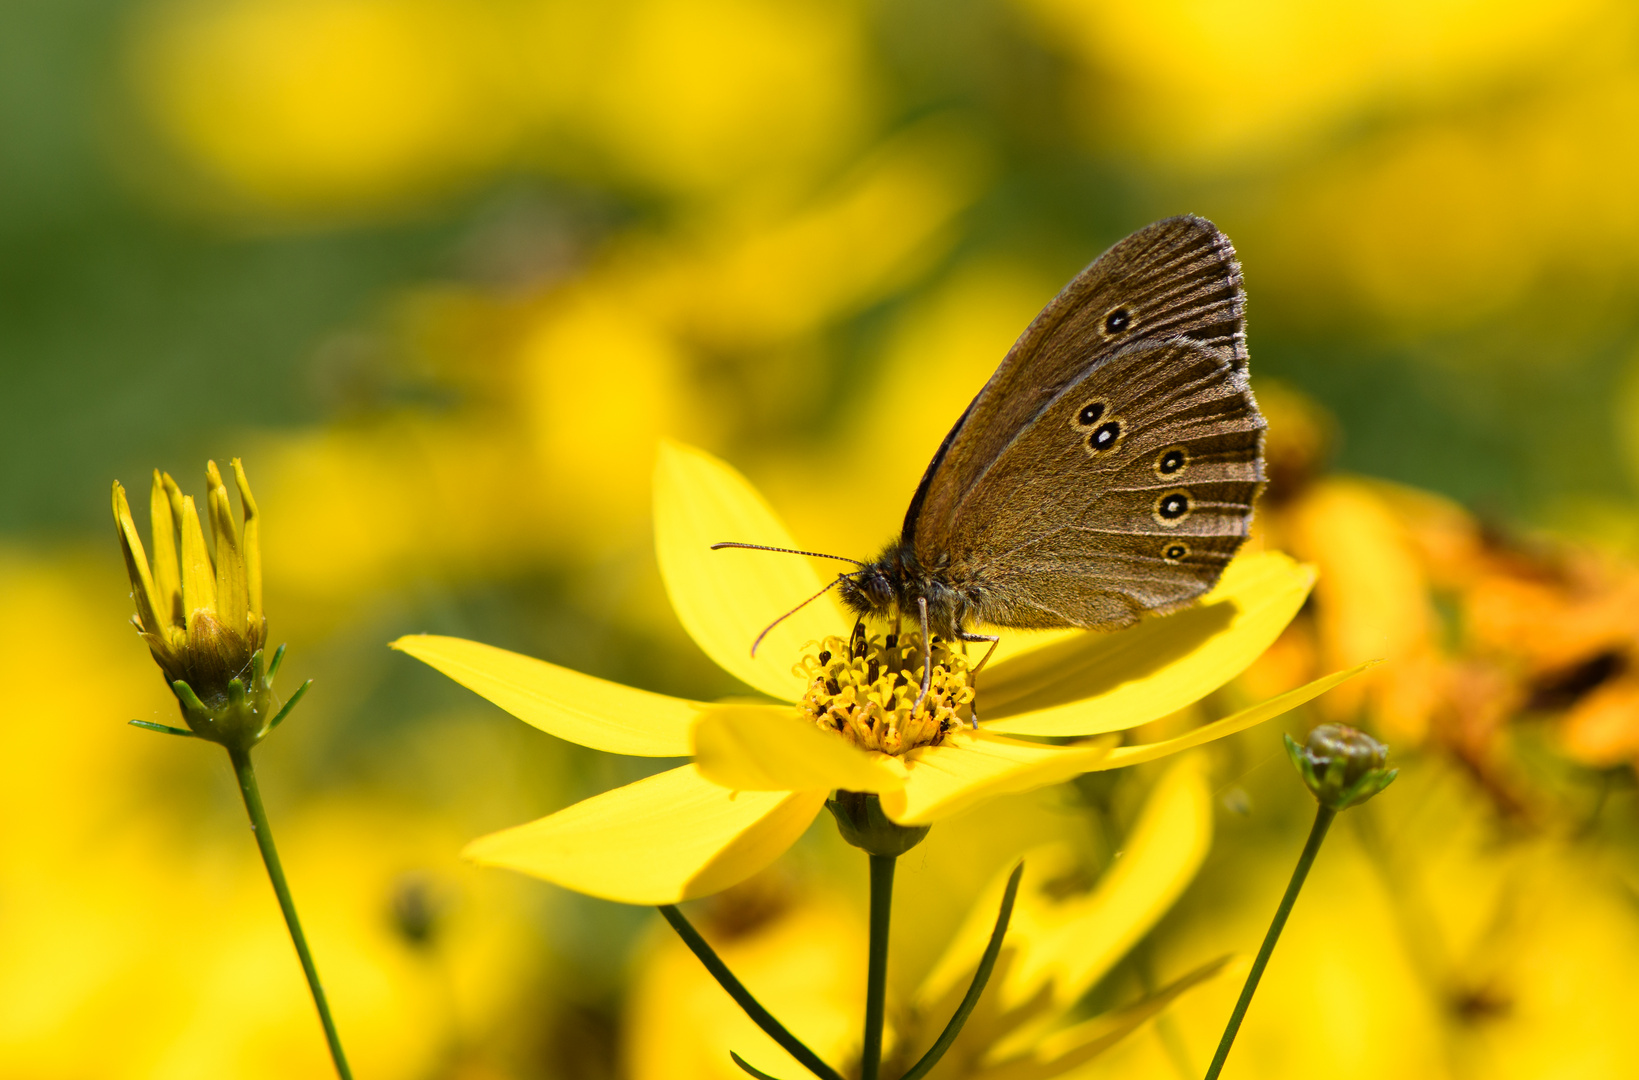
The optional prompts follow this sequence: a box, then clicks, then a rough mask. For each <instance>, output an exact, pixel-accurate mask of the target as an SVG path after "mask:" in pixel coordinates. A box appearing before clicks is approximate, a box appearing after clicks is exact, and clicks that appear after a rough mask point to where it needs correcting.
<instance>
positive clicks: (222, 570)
mask: <svg viewBox="0 0 1639 1080" xmlns="http://www.w3.org/2000/svg"><path fill="white" fill-rule="evenodd" d="M205 479H206V482H207V491H206V495H205V498H206V500H207V504H208V506H209V507H210V516H211V536H212V537H213V538H214V539H215V540H216V617H217V618H218V619H220V620H221V621H222V625H223V626H226V627H227V628H228V629H229V630H230V631H232V632H234V633H236V634H243V633H244V632H245V629H246V627H247V625H248V624H249V620H250V597H249V595H248V593H247V592H246V589H245V553H244V550H243V549H242V548H241V547H240V546H239V523H238V522H236V521H234V520H233V504H232V503H230V502H229V501H228V489H227V486H226V485H224V484H223V483H222V474H221V472H219V471H218V470H217V468H216V462H214V461H207V462H206V463H205Z"/></svg>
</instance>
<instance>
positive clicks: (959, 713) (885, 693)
mask: <svg viewBox="0 0 1639 1080" xmlns="http://www.w3.org/2000/svg"><path fill="white" fill-rule="evenodd" d="M819 646H820V648H819V651H818V653H810V654H809V655H807V656H805V657H803V660H802V663H801V664H800V665H799V668H800V670H801V671H802V672H803V673H804V674H806V675H807V676H808V691H807V692H806V693H805V694H803V696H802V701H800V702H799V703H798V706H797V707H798V708H800V709H801V710H802V712H803V715H804V716H807V717H808V718H809V719H811V720H813V721H814V723H816V724H818V725H819V726H820V727H822V728H825V729H826V730H828V731H835V732H838V733H839V734H841V735H842V736H843V738H845V739H847V740H848V741H849V742H851V743H853V744H854V745H855V746H857V747H859V748H861V749H862V750H880V751H881V752H882V753H884V754H894V755H899V754H903V753H905V752H906V751H908V750H914V749H916V748H917V747H918V746H938V745H939V744H940V743H941V742H943V741H944V739H945V736H946V735H947V734H948V733H949V732H950V731H951V730H952V729H953V728H955V727H956V726H957V725H958V724H962V723H965V722H967V720H968V719H969V718H970V717H971V716H972V715H973V687H972V686H970V685H969V684H968V661H967V657H965V656H963V655H962V654H961V653H959V652H953V651H952V650H951V648H950V643H949V642H946V641H941V640H940V639H939V638H938V637H935V638H934V639H933V680H932V683H931V684H930V685H929V687H928V696H927V697H926V698H925V699H924V700H923V701H922V703H921V705H919V706H918V705H917V703H916V699H917V697H918V696H920V695H921V693H922V667H923V663H924V660H925V657H924V656H923V652H922V640H921V635H920V634H917V633H915V632H912V633H908V634H900V635H894V634H889V635H888V636H887V638H886V639H884V638H882V637H880V636H876V635H867V634H866V633H865V628H864V626H863V624H859V625H855V627H854V633H853V637H852V638H850V639H846V640H845V639H843V638H840V637H828V638H826V639H825V640H824V641H821V642H820V643H819Z"/></svg>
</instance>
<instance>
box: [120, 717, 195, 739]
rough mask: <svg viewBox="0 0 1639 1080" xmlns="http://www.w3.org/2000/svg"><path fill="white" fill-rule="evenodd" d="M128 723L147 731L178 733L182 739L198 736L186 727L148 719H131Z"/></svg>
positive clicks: (167, 733) (165, 733)
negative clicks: (157, 722)
mask: <svg viewBox="0 0 1639 1080" xmlns="http://www.w3.org/2000/svg"><path fill="white" fill-rule="evenodd" d="M130 724H131V726H132V727H139V728H143V729H145V730H147V731H158V732H160V733H161V734H164V735H180V736H182V737H183V738H184V739H194V738H198V736H196V735H195V734H194V733H193V732H191V731H189V730H188V729H187V728H179V727H171V726H170V725H169V724H155V723H153V722H151V721H148V720H132V721H130Z"/></svg>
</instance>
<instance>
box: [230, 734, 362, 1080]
mask: <svg viewBox="0 0 1639 1080" xmlns="http://www.w3.org/2000/svg"><path fill="white" fill-rule="evenodd" d="M228 757H229V758H230V759H232V761H233V772H234V775H235V776H237V777H238V778H239V793H240V794H241V795H243V796H244V797H245V812H246V813H248V814H249V815H250V831H251V833H252V835H254V836H255V837H256V846H257V847H258V848H260V849H261V851H262V862H263V863H264V864H266V866H267V876H268V879H269V880H271V881H272V882H273V893H274V895H275V896H277V897H278V898H279V910H280V911H282V912H284V916H285V925H286V926H287V927H289V928H290V940H291V941H292V942H293V943H294V944H295V946H296V956H297V957H298V958H299V959H300V960H301V962H302V972H303V974H305V975H306V976H307V987H308V989H309V990H311V991H312V992H313V1004H314V1005H315V1006H317V1007H318V1010H319V1021H320V1023H322V1024H323V1025H324V1038H325V1041H326V1042H328V1043H329V1044H330V1057H331V1059H332V1060H333V1061H335V1063H336V1073H337V1074H338V1075H339V1076H341V1078H342V1080H353V1073H352V1070H351V1069H349V1068H348V1067H347V1055H346V1054H344V1053H343V1052H342V1048H341V1036H340V1035H338V1034H336V1022H335V1020H333V1019H332V1018H331V1016H330V1003H329V1002H328V1001H326V1000H325V997H324V987H323V986H321V985H320V984H319V969H318V968H317V967H316V966H314V963H313V953H312V952H311V951H309V949H308V947H307V937H306V935H304V934H303V933H302V922H301V919H299V918H298V917H297V915H296V901H295V900H293V899H291V896H290V886H289V885H288V884H287V883H286V882H285V870H284V867H283V866H282V865H281V864H280V863H279V850H278V849H277V848H275V847H274V846H273V830H272V829H271V828H269V827H268V823H267V811H266V810H264V809H263V808H262V793H261V790H260V789H259V788H258V787H257V786H256V770H255V769H253V768H252V767H251V764H250V750H249V748H246V749H243V750H240V749H235V748H233V747H229V748H228Z"/></svg>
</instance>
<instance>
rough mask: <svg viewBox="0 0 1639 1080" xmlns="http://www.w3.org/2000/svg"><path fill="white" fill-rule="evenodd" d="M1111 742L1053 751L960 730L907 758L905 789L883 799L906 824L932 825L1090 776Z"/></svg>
mask: <svg viewBox="0 0 1639 1080" xmlns="http://www.w3.org/2000/svg"><path fill="white" fill-rule="evenodd" d="M1110 747H1111V740H1101V741H1099V742H1096V743H1091V744H1083V745H1079V746H1048V745H1045V744H1043V743H1029V742H1021V741H1019V740H1017V739H1006V738H1003V737H1001V736H999V735H992V734H990V733H989V732H985V731H958V732H953V733H952V734H951V735H950V736H948V737H947V739H946V741H945V743H944V744H943V745H941V746H927V747H923V748H922V749H920V750H913V751H911V752H910V753H909V754H906V755H905V758H904V761H905V768H906V776H905V787H904V789H903V790H900V791H890V792H886V793H884V794H883V795H882V809H883V811H884V812H886V813H887V815H888V817H889V818H890V819H892V820H893V821H896V822H898V823H899V824H901V825H927V824H930V823H932V822H934V821H937V820H939V819H940V818H945V817H950V816H951V815H952V814H957V813H960V812H961V811H963V810H966V809H967V808H968V807H970V806H973V805H974V804H976V803H979V802H982V801H983V800H985V799H988V798H992V797H993V796H996V795H1006V794H1010V793H1012V792H1016V791H1029V790H1030V789H1031V788H1038V787H1044V786H1046V785H1047V784H1056V783H1058V782H1059V781H1061V780H1068V779H1070V777H1072V776H1079V775H1080V774H1082V773H1084V772H1090V771H1091V770H1093V769H1094V768H1096V767H1097V766H1098V764H1099V763H1100V762H1102V761H1103V760H1104V759H1105V758H1106V757H1107V756H1109V754H1110Z"/></svg>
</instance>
